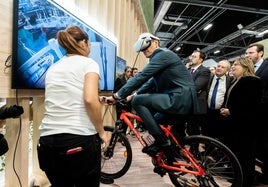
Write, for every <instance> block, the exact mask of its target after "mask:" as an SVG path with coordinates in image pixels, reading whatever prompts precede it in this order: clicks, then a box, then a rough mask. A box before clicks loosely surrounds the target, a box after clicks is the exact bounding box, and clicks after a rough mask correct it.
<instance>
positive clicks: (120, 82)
mask: <svg viewBox="0 0 268 187" xmlns="http://www.w3.org/2000/svg"><path fill="white" fill-rule="evenodd" d="M131 77H132V68H131V67H130V66H127V67H126V68H125V70H124V72H123V73H122V74H121V75H119V76H118V77H117V78H116V79H115V83H114V90H113V92H114V93H116V92H117V91H118V90H119V89H120V88H122V86H124V84H126V82H127V81H128V80H129V79H130V78H131ZM131 108H132V107H131V104H130V103H127V104H126V105H125V106H124V108H122V106H120V105H118V104H117V103H116V104H115V110H116V119H119V118H120V114H121V111H122V109H124V110H126V111H129V112H130V111H131ZM123 130H124V133H126V131H127V125H124V126H123Z"/></svg>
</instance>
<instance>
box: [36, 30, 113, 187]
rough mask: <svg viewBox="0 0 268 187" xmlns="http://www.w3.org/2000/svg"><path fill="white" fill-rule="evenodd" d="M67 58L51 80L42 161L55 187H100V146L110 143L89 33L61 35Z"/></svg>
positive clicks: (42, 133) (40, 148)
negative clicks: (102, 143) (105, 126)
mask: <svg viewBox="0 0 268 187" xmlns="http://www.w3.org/2000/svg"><path fill="white" fill-rule="evenodd" d="M57 39H58V42H59V44H60V45H61V46H62V47H63V48H64V49H65V50H66V52H67V54H66V56H65V57H64V58H62V59H61V60H60V61H59V62H58V63H56V64H54V65H52V66H51V67H50V68H49V69H48V72H47V74H46V85H45V86H46V87H45V109H46V112H45V115H44V118H43V120H42V123H41V125H40V127H39V131H40V140H39V145H38V148H37V150H38V159H39V165H40V168H41V169H42V170H43V171H44V172H45V173H46V175H47V177H48V179H49V181H50V183H51V185H52V187H74V186H75V187H85V186H91V187H99V185H100V170H101V142H104V143H107V140H108V139H107V137H108V136H107V134H106V133H105V131H104V129H103V123H102V114H101V104H100V102H99V95H98V92H99V87H98V85H99V77H100V75H99V67H98V64H97V63H96V62H95V61H94V60H92V59H91V58H89V57H88V55H89V53H90V41H89V38H88V35H87V33H86V32H85V31H83V30H81V29H80V28H79V27H77V26H71V27H69V28H67V29H66V30H61V31H59V32H58V33H57Z"/></svg>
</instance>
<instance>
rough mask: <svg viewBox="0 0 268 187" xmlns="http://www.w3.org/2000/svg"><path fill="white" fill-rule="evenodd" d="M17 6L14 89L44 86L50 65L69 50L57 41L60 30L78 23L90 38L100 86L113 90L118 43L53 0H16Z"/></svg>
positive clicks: (13, 54) (15, 14)
mask: <svg viewBox="0 0 268 187" xmlns="http://www.w3.org/2000/svg"><path fill="white" fill-rule="evenodd" d="M13 9H14V15H13V16H14V18H13V52H12V81H11V82H12V88H13V89H44V88H45V75H46V72H47V70H48V68H49V67H50V66H51V65H52V64H54V63H57V62H58V61H59V60H60V59H61V58H62V57H63V56H64V55H65V54H66V52H65V50H64V49H63V48H62V47H61V46H59V44H58V42H57V39H56V34H57V32H58V31H59V30H62V29H65V28H66V27H68V26H70V25H77V26H79V27H80V28H82V29H83V30H85V31H86V32H87V34H88V36H89V38H90V41H91V52H90V55H89V57H91V58H92V59H94V60H95V61H96V62H97V63H98V64H99V67H100V74H101V79H100V83H99V85H100V90H102V91H111V90H113V88H114V79H115V69H116V67H115V66H116V44H115V43H113V42H112V41H111V40H109V39H108V38H106V37H104V36H103V35H101V34H100V33H98V32H97V31H95V30H94V29H93V28H92V27H90V26H89V25H87V24H86V23H84V22H83V21H82V20H80V19H78V18H77V17H76V16H74V15H72V14H71V13H70V12H68V11H66V10H65V9H63V8H62V7H61V6H59V5H58V4H56V3H55V2H53V1H50V0H42V1H32V0H14V6H13Z"/></svg>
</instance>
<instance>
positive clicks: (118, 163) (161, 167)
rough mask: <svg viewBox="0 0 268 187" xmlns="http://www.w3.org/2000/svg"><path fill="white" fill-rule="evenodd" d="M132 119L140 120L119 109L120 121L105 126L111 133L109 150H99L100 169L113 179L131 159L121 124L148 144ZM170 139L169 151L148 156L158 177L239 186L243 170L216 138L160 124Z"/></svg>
mask: <svg viewBox="0 0 268 187" xmlns="http://www.w3.org/2000/svg"><path fill="white" fill-rule="evenodd" d="M133 120H136V121H137V122H139V123H142V119H141V118H140V117H139V116H137V115H135V114H133V113H131V112H127V111H124V110H122V113H121V115H120V120H119V121H117V122H116V124H115V125H113V126H105V130H106V131H109V132H110V133H111V141H110V144H109V146H108V149H107V150H106V151H105V152H103V153H102V170H101V172H102V173H103V174H105V175H108V176H110V177H112V178H114V179H116V178H119V177H122V176H123V175H124V174H125V173H126V172H127V171H128V169H129V168H130V166H131V162H132V149H131V144H130V142H129V140H128V138H127V137H126V135H125V133H124V131H123V126H124V125H127V126H128V127H129V129H130V131H132V133H133V134H134V135H135V137H136V138H137V140H138V141H139V142H140V143H141V145H142V146H147V145H148V144H150V143H151V141H150V140H149V141H148V137H146V138H144V137H143V134H141V133H140V132H139V131H138V130H137V129H135V127H134V124H133ZM161 129H162V130H163V131H164V132H165V135H166V136H167V137H168V138H169V139H170V140H171V142H172V143H171V144H172V145H171V146H170V148H169V150H165V151H159V153H157V154H156V155H155V156H151V159H152V164H153V165H154V166H155V169H154V172H156V173H158V174H159V175H160V176H163V175H165V174H168V176H169V178H170V180H171V182H172V183H173V184H174V186H176V187H197V186H201V187H223V186H224V187H225V186H226V187H229V186H232V187H242V181H243V175H242V169H241V166H240V164H239V161H238V160H237V158H236V156H235V155H234V154H233V152H232V151H231V150H230V149H229V148H228V147H226V146H225V145H224V144H223V143H221V142H219V141H218V140H216V139H213V138H211V137H207V136H203V135H194V136H186V137H184V138H181V139H180V138H179V137H177V135H176V133H174V132H173V131H172V125H166V124H163V125H161ZM149 139H150V138H149Z"/></svg>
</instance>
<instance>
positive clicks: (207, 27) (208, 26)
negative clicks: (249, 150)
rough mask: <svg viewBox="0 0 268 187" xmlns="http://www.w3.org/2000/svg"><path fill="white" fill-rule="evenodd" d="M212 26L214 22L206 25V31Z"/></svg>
mask: <svg viewBox="0 0 268 187" xmlns="http://www.w3.org/2000/svg"><path fill="white" fill-rule="evenodd" d="M211 27H212V24H211V23H210V24H208V25H207V26H205V28H204V31H206V30H208V29H210V28H211Z"/></svg>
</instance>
